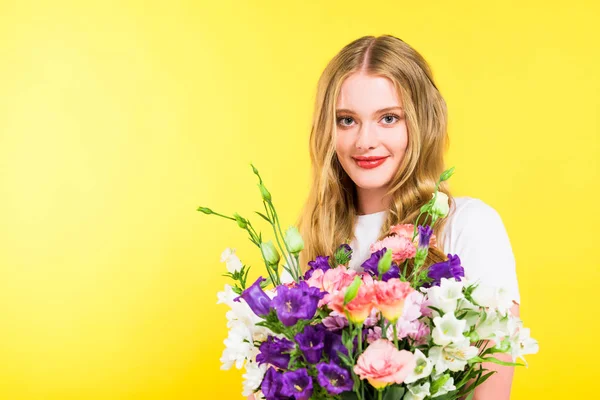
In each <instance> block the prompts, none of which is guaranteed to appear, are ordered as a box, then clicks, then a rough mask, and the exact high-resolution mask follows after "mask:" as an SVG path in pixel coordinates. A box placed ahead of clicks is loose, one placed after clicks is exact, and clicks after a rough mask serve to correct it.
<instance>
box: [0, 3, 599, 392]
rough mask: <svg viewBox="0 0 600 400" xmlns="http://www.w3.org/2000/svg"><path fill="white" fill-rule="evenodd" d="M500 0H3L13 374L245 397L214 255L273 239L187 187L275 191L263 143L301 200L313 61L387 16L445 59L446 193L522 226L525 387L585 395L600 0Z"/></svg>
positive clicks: (8, 341) (594, 354)
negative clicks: (259, 236) (260, 237)
mask: <svg viewBox="0 0 600 400" xmlns="http://www.w3.org/2000/svg"><path fill="white" fill-rule="evenodd" d="M284 3H285V4H284ZM488 3H491V2H479V1H472V2H466V1H460V2H447V1H437V2H436V1H434V2H431V1H428V2H399V1H370V2H364V1H349V0H347V1H330V2H326V1H308V2H302V4H301V3H300V2H298V3H297V4H292V3H289V4H287V2H280V1H271V2H258V1H251V2H241V1H231V0H221V1H216V2H215V1H210V2H209V1H202V2H197V1H196V2H194V1H189V2H176V1H163V2H151V3H150V2H147V1H139V2H122V1H115V2H107V1H98V2H82V1H73V2H71V3H69V2H65V1H51V2H50V1H49V2H29V1H6V0H3V1H1V2H0V185H1V186H0V271H1V275H0V398H1V399H8V400H13V399H14V400H17V399H19V400H20V399H28V400H29V399H52V400H54V399H56V400H58V399H60V400H64V399H201V398H213V397H216V396H217V395H218V396H220V398H239V397H240V392H241V378H240V373H239V372H238V371H236V370H232V371H220V370H219V365H220V363H219V357H220V354H221V351H222V349H223V344H222V340H223V339H224V338H225V337H226V328H225V316H224V314H225V311H226V307H225V306H223V305H218V306H217V305H216V304H215V303H216V299H217V298H216V292H217V291H218V290H221V289H222V288H223V284H224V283H225V282H226V279H225V278H223V277H222V276H221V274H222V273H223V272H224V271H225V269H224V264H221V263H220V262H219V257H220V254H221V252H222V250H223V249H225V248H226V247H228V246H231V247H235V248H237V253H238V255H239V256H240V257H241V258H242V260H243V261H244V262H245V263H247V264H251V265H254V266H255V267H254V271H253V273H252V275H251V276H252V278H254V277H256V276H257V275H258V273H259V271H261V270H260V264H259V258H258V257H257V256H258V249H256V248H255V247H253V245H252V244H251V243H250V241H249V240H247V236H246V234H244V232H243V231H242V230H240V229H239V228H237V227H236V225H235V224H233V223H230V222H229V221H226V220H223V219H220V218H218V217H214V216H206V215H204V214H200V213H199V212H197V211H196V208H197V207H198V206H207V207H212V208H214V209H215V210H217V211H221V212H223V213H226V214H232V213H233V212H234V211H238V212H240V213H241V214H242V215H243V216H246V217H251V216H252V213H253V211H254V210H261V209H262V205H261V203H260V195H259V192H258V189H257V187H256V180H255V177H254V175H253V174H252V171H251V168H250V166H249V163H250V162H254V163H255V165H256V166H257V167H258V168H259V170H260V171H261V173H262V174H263V177H264V179H265V182H266V184H267V186H268V187H269V189H270V190H271V192H272V193H273V198H274V201H275V204H276V206H277V207H278V210H279V213H280V215H281V219H282V222H283V223H284V225H285V226H287V225H289V224H292V223H294V221H295V220H296V217H297V215H298V212H299V210H300V207H301V205H302V203H303V201H304V196H305V195H306V192H307V185H308V183H309V181H308V179H309V159H308V144H307V143H308V134H309V128H310V122H311V112H312V104H313V103H312V102H313V98H314V92H315V88H316V82H317V79H318V77H319V75H320V73H321V71H322V69H323V68H324V66H325V64H326V62H327V61H328V60H329V59H330V58H331V57H332V56H333V55H334V54H335V53H336V52H337V51H338V50H339V49H340V48H341V47H342V46H343V45H345V44H347V43H349V42H350V41H351V40H354V39H356V38H358V37H360V36H363V35H367V34H372V35H380V34H384V33H390V34H393V35H395V36H398V37H400V38H402V39H403V40H405V41H406V42H408V43H409V44H411V45H412V46H414V47H415V48H416V49H417V50H418V51H420V52H421V53H422V54H423V55H424V56H425V57H426V59H427V60H428V61H429V62H430V63H431V65H432V68H433V71H434V75H435V78H436V80H437V83H438V84H439V88H440V90H441V92H442V94H443V95H444V96H445V98H446V100H447V102H448V107H449V114H450V133H451V150H450V153H449V155H448V165H454V166H456V174H455V176H454V177H453V178H452V181H451V185H452V189H453V191H454V194H455V195H468V196H473V197H479V198H481V199H483V200H484V201H486V202H487V203H488V204H490V205H492V206H493V207H495V208H496V209H497V210H498V211H499V213H500V214H501V216H502V218H503V221H504V223H505V225H506V227H507V229H508V232H509V235H510V238H511V241H512V245H513V249H514V252H515V256H516V259H517V265H518V275H519V283H520V289H521V296H522V307H521V312H522V317H523V318H524V320H525V323H526V325H527V326H529V327H530V328H531V331H532V335H533V336H534V337H535V338H537V339H538V340H539V344H540V348H541V350H540V353H539V354H538V355H534V356H529V357H528V361H529V362H530V366H529V368H528V369H525V368H521V369H519V370H518V371H517V373H516V377H515V382H514V388H513V398H514V399H518V400H519V399H520V400H524V399H559V398H561V399H563V398H591V397H593V395H592V394H595V393H597V389H596V385H595V381H596V380H597V376H596V375H597V373H598V368H597V365H598V364H597V363H598V361H597V358H598V356H600V354H599V352H598V350H597V349H598V344H597V329H595V328H594V326H593V325H594V324H597V310H598V305H599V302H598V300H597V296H598V284H599V283H600V281H599V262H598V257H597V251H595V248H597V245H598V242H599V241H598V235H597V234H596V232H597V229H598V224H599V223H600V219H599V217H598V205H597V203H598V195H599V191H598V178H599V176H598V157H599V156H600V152H599V139H598V136H599V126H598V114H599V113H598V111H599V110H600V101H599V98H598V93H599V92H600V80H599V78H598V71H600V62H599V59H598V54H599V51H598V39H599V37H598V36H599V35H598V23H597V20H598V17H599V12H598V11H599V8H598V5H597V3H596V2H593V1H587V2H585V1H568V2H558V1H555V2H548V1H535V2H516V1H515V2H501V3H498V4H496V5H492V4H488ZM251 218H253V217H251ZM253 220H254V221H255V225H257V226H259V227H260V228H262V230H263V232H264V233H265V234H267V235H266V236H267V238H269V237H270V236H269V235H268V231H267V230H266V226H265V225H263V224H261V220H260V218H259V217H256V218H253ZM596 328H597V325H596Z"/></svg>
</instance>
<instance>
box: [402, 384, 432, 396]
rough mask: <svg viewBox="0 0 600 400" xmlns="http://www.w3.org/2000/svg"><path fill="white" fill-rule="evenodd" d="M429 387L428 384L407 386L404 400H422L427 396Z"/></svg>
mask: <svg viewBox="0 0 600 400" xmlns="http://www.w3.org/2000/svg"><path fill="white" fill-rule="evenodd" d="M430 386H431V384H430V383H429V382H425V383H423V384H422V385H408V386H407V388H408V390H407V391H406V394H405V395H404V400H423V399H424V398H425V397H427V396H429V394H430V393H429V387H430Z"/></svg>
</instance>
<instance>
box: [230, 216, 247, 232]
mask: <svg viewBox="0 0 600 400" xmlns="http://www.w3.org/2000/svg"><path fill="white" fill-rule="evenodd" d="M233 217H234V218H235V220H236V222H237V224H238V226H239V227H240V228H242V229H246V226H248V221H246V219H244V218H242V216H241V215H240V214H238V213H234V214H233Z"/></svg>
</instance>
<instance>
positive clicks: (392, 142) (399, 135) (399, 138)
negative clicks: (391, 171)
mask: <svg viewBox="0 0 600 400" xmlns="http://www.w3.org/2000/svg"><path fill="white" fill-rule="evenodd" d="M385 146H386V147H387V148H388V150H390V151H391V152H393V153H394V156H396V157H399V156H402V155H404V153H405V152H406V148H407V147H408V132H407V131H406V127H405V126H402V127H398V130H397V131H396V132H394V134H392V135H387V138H386V141H385Z"/></svg>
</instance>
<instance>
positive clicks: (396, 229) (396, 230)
mask: <svg viewBox="0 0 600 400" xmlns="http://www.w3.org/2000/svg"><path fill="white" fill-rule="evenodd" d="M414 229H415V226H414V225H413V224H399V225H392V226H391V227H390V233H391V234H394V235H398V236H404V237H405V238H407V239H409V240H412V237H413V232H414Z"/></svg>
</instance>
